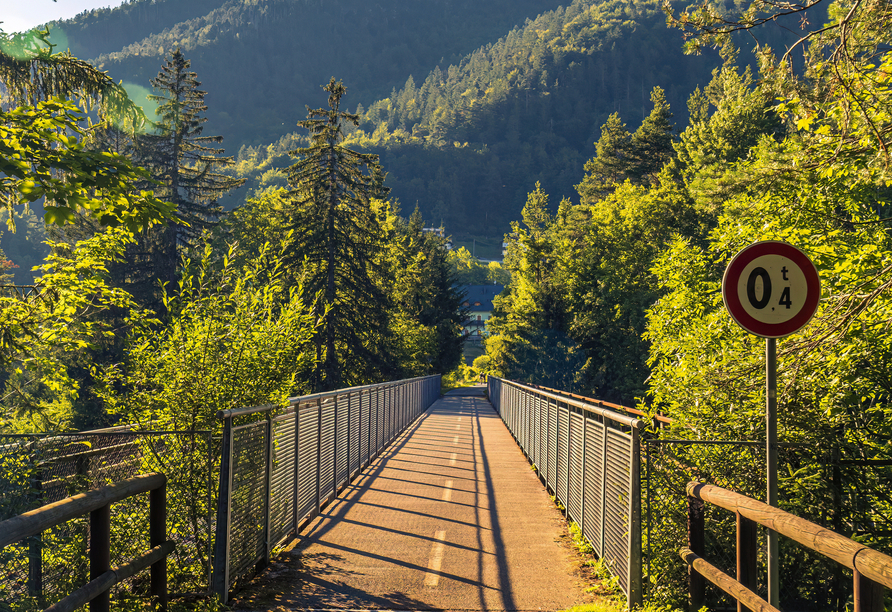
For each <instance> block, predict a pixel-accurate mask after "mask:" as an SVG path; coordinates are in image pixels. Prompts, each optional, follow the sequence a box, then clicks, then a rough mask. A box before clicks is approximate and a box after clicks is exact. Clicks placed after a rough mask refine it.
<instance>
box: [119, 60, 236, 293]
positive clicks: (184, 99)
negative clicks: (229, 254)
mask: <svg viewBox="0 0 892 612" xmlns="http://www.w3.org/2000/svg"><path fill="white" fill-rule="evenodd" d="M190 66H191V63H190V61H189V60H187V59H186V58H185V57H184V56H183V54H182V53H181V52H180V50H179V49H177V50H175V51H174V52H173V53H172V54H171V57H170V58H169V59H168V61H167V62H166V63H165V64H164V66H162V67H161V71H160V72H159V73H158V75H157V76H156V77H155V78H154V79H152V81H151V84H152V86H153V88H154V89H155V91H157V92H158V93H157V94H151V95H149V99H150V100H151V101H153V102H155V103H157V105H158V106H157V108H156V110H155V112H156V115H157V122H155V123H153V124H152V125H153V128H154V132H153V133H149V134H144V135H141V136H138V137H137V138H135V139H134V140H133V141H132V142H131V143H127V142H125V143H124V146H126V147H127V148H128V149H129V151H130V154H131V155H132V156H133V157H135V158H136V159H137V160H139V162H140V163H142V164H144V165H145V166H146V167H147V168H149V169H150V170H151V173H152V177H153V178H154V179H155V181H156V185H155V187H154V189H155V194H156V195H157V197H158V198H159V199H160V200H163V201H165V202H167V203H168V204H169V205H170V206H172V207H175V209H176V214H175V216H174V217H173V218H171V219H170V220H168V222H167V223H165V224H164V225H163V226H161V227H159V228H154V229H152V230H150V231H148V232H146V233H145V234H143V235H141V236H139V237H138V238H137V240H136V242H135V244H134V245H133V246H132V247H131V248H130V249H129V250H128V252H127V257H126V261H124V262H122V263H121V265H119V266H116V268H115V269H114V274H115V278H116V280H117V281H118V282H119V283H120V284H121V285H122V286H124V287H127V288H128V290H129V291H131V292H132V293H133V294H134V295H135V296H136V297H137V299H139V301H140V302H141V303H143V304H146V305H147V306H149V307H151V308H153V309H156V310H157V309H159V307H160V304H159V301H160V296H159V294H158V284H159V283H173V282H176V278H177V267H178V265H179V263H180V256H181V254H182V253H184V252H189V251H190V250H191V249H194V248H195V246H196V245H197V242H198V240H199V239H200V237H201V235H202V232H205V231H207V230H209V229H210V228H212V227H213V226H214V225H215V224H216V222H217V221H218V220H219V218H220V216H221V215H222V208H221V206H220V205H219V204H218V201H217V200H218V198H220V197H221V196H222V195H224V194H226V193H228V192H229V191H230V190H232V189H235V188H237V187H239V186H240V185H241V184H242V183H243V182H244V181H243V180H240V179H236V178H233V177H230V176H227V175H225V174H222V173H221V172H220V170H221V169H222V168H225V167H226V166H228V165H230V164H231V162H232V159H231V158H229V157H222V156H221V154H222V153H223V149H219V148H216V147H213V146H209V145H212V144H216V143H220V142H221V141H222V140H223V137H222V136H204V135H203V130H204V126H203V124H204V123H205V122H206V121H207V118H206V117H204V115H203V113H205V112H206V111H207V106H206V105H205V104H204V96H205V92H204V91H201V90H199V89H198V88H199V87H200V85H201V83H200V82H199V81H198V80H197V78H196V76H197V75H196V74H195V73H194V72H192V71H191V70H189V68H190ZM109 136H110V137H111V139H112V140H113V142H114V143H115V144H116V145H117V146H121V144H120V136H119V135H118V134H115V133H112V134H110V135H109ZM108 139H109V137H106V139H105V140H106V143H103V144H107V141H108Z"/></svg>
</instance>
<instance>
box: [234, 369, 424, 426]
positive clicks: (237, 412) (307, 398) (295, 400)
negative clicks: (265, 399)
mask: <svg viewBox="0 0 892 612" xmlns="http://www.w3.org/2000/svg"><path fill="white" fill-rule="evenodd" d="M426 378H430V376H416V377H415V378H407V379H405V380H395V381H389V382H383V383H374V384H371V385H360V386H358V387H348V388H346V389H337V390H336V391H321V392H319V393H312V394H310V395H299V396H295V397H289V398H288V405H289V406H294V405H296V404H302V403H304V402H312V401H316V400H323V399H328V398H332V397H338V396H340V395H346V394H348V393H357V392H360V391H368V390H370V389H384V388H388V387H395V386H401V385H404V384H407V383H410V382H415V381H419V380H424V379H426ZM281 407H282V406H279V405H277V404H265V405H263V406H244V407H242V408H228V409H226V410H220V411H218V412H217V418H218V419H219V420H221V421H222V420H224V419H228V418H233V417H239V416H245V415H247V414H254V413H257V412H266V411H269V410H273V409H275V408H281Z"/></svg>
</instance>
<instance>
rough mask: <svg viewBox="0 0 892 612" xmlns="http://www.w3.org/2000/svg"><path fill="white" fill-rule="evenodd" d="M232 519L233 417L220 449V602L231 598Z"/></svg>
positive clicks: (216, 581) (216, 545)
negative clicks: (230, 554) (230, 530)
mask: <svg viewBox="0 0 892 612" xmlns="http://www.w3.org/2000/svg"><path fill="white" fill-rule="evenodd" d="M231 520H232V417H231V416H228V417H226V418H225V419H224V420H223V439H222V447H221V449H220V486H219V493H218V495H217V529H216V534H215V536H214V584H213V592H214V593H215V594H216V595H217V596H218V597H219V598H220V603H224V604H225V603H226V602H227V601H228V600H229V528H230V522H231Z"/></svg>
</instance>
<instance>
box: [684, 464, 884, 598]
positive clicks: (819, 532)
mask: <svg viewBox="0 0 892 612" xmlns="http://www.w3.org/2000/svg"><path fill="white" fill-rule="evenodd" d="M687 495H688V546H686V547H682V548H681V549H680V550H679V554H680V555H681V557H682V559H684V560H685V562H686V563H687V564H688V565H689V566H690V567H691V568H693V570H694V571H693V572H692V573H691V581H690V598H691V606H692V608H693V609H695V610H697V609H699V608H700V607H701V606H702V605H703V596H704V592H703V591H704V586H705V584H704V583H703V582H702V579H701V578H700V577H702V578H705V579H707V580H709V581H710V582H712V583H713V584H715V585H716V586H718V587H719V588H721V589H722V590H724V591H725V592H726V593H728V594H729V595H731V596H732V597H734V598H735V599H737V600H738V601H739V602H741V604H742V605H744V606H745V607H746V608H747V609H750V610H764V611H773V610H776V608H774V607H772V606H771V605H769V604H768V602H766V601H765V600H763V599H762V598H760V597H759V596H758V595H756V594H755V593H754V592H753V591H752V589H754V588H755V579H756V571H755V567H756V555H757V553H758V551H757V545H756V530H755V525H756V524H759V525H762V526H763V527H767V528H768V529H771V530H772V531H774V532H775V533H778V534H780V535H782V536H785V537H787V538H790V539H791V540H793V541H795V542H798V543H799V544H801V545H802V546H805V547H806V548H808V549H810V550H813V551H815V552H817V553H820V554H821V555H823V556H825V557H827V558H829V559H832V560H833V561H835V562H837V563H839V564H840V565H842V566H844V567H847V568H848V569H850V570H852V571H853V575H854V586H855V612H881V611H882V610H883V587H886V588H892V557H890V556H889V555H885V554H883V553H881V552H879V551H876V550H873V549H872V548H868V547H867V546H864V545H863V544H859V543H858V542H856V541H854V540H852V539H850V538H847V537H845V536H842V535H840V534H838V533H836V532H833V531H831V530H829V529H826V528H824V527H821V526H820V525H816V524H815V523H812V522H810V521H807V520H805V519H803V518H800V517H798V516H795V515H793V514H790V513H789V512H784V511H783V510H780V509H779V508H775V507H773V506H769V505H768V504H766V503H763V502H760V501H757V500H755V499H752V498H749V497H746V496H744V495H741V494H739V493H734V492H733V491H729V490H727V489H723V488H721V487H717V486H715V485H708V484H702V483H699V482H695V481H694V482H689V483H688V485H687ZM704 502H705V503H710V504H712V505H714V506H718V507H720V508H724V509H725V510H728V511H729V512H734V513H735V514H736V515H737V528H738V537H737V548H738V550H737V574H738V576H737V579H736V580H735V579H733V578H731V577H730V576H728V575H727V574H725V573H724V572H722V571H721V570H719V569H718V568H716V567H715V566H713V565H711V564H709V563H708V562H707V561H706V560H705V559H703V557H702V556H703V554H704V539H705V534H704V530H705V524H704V512H703V503H704ZM695 573H696V574H699V576H697V575H695Z"/></svg>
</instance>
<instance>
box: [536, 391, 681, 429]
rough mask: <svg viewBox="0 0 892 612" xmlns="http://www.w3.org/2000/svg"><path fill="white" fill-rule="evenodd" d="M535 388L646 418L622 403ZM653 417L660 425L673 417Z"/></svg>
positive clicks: (645, 414) (665, 423)
mask: <svg viewBox="0 0 892 612" xmlns="http://www.w3.org/2000/svg"><path fill="white" fill-rule="evenodd" d="M533 387H534V388H536V389H541V390H542V391H550V392H551V393H557V394H558V395H562V396H564V397H572V398H573V399H578V400H582V401H584V402H589V403H594V404H597V405H598V406H603V407H605V408H610V409H611V410H615V411H617V412H628V413H629V414H634V415H636V416H640V417H645V418H647V413H646V412H644V411H643V410H638V409H637V408H632V407H630V406H623V405H622V404H613V403H611V402H605V401H604V400H599V399H595V398H592V397H587V396H585V395H577V394H576V393H570V392H569V391H563V390H561V389H552V388H551V387H545V386H543V385H533ZM653 418H654V419H656V420H657V422H658V423H660V424H662V425H671V424H672V422H673V419H672V418H671V417H667V416H664V415H662V414H655V415H654V416H653Z"/></svg>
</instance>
